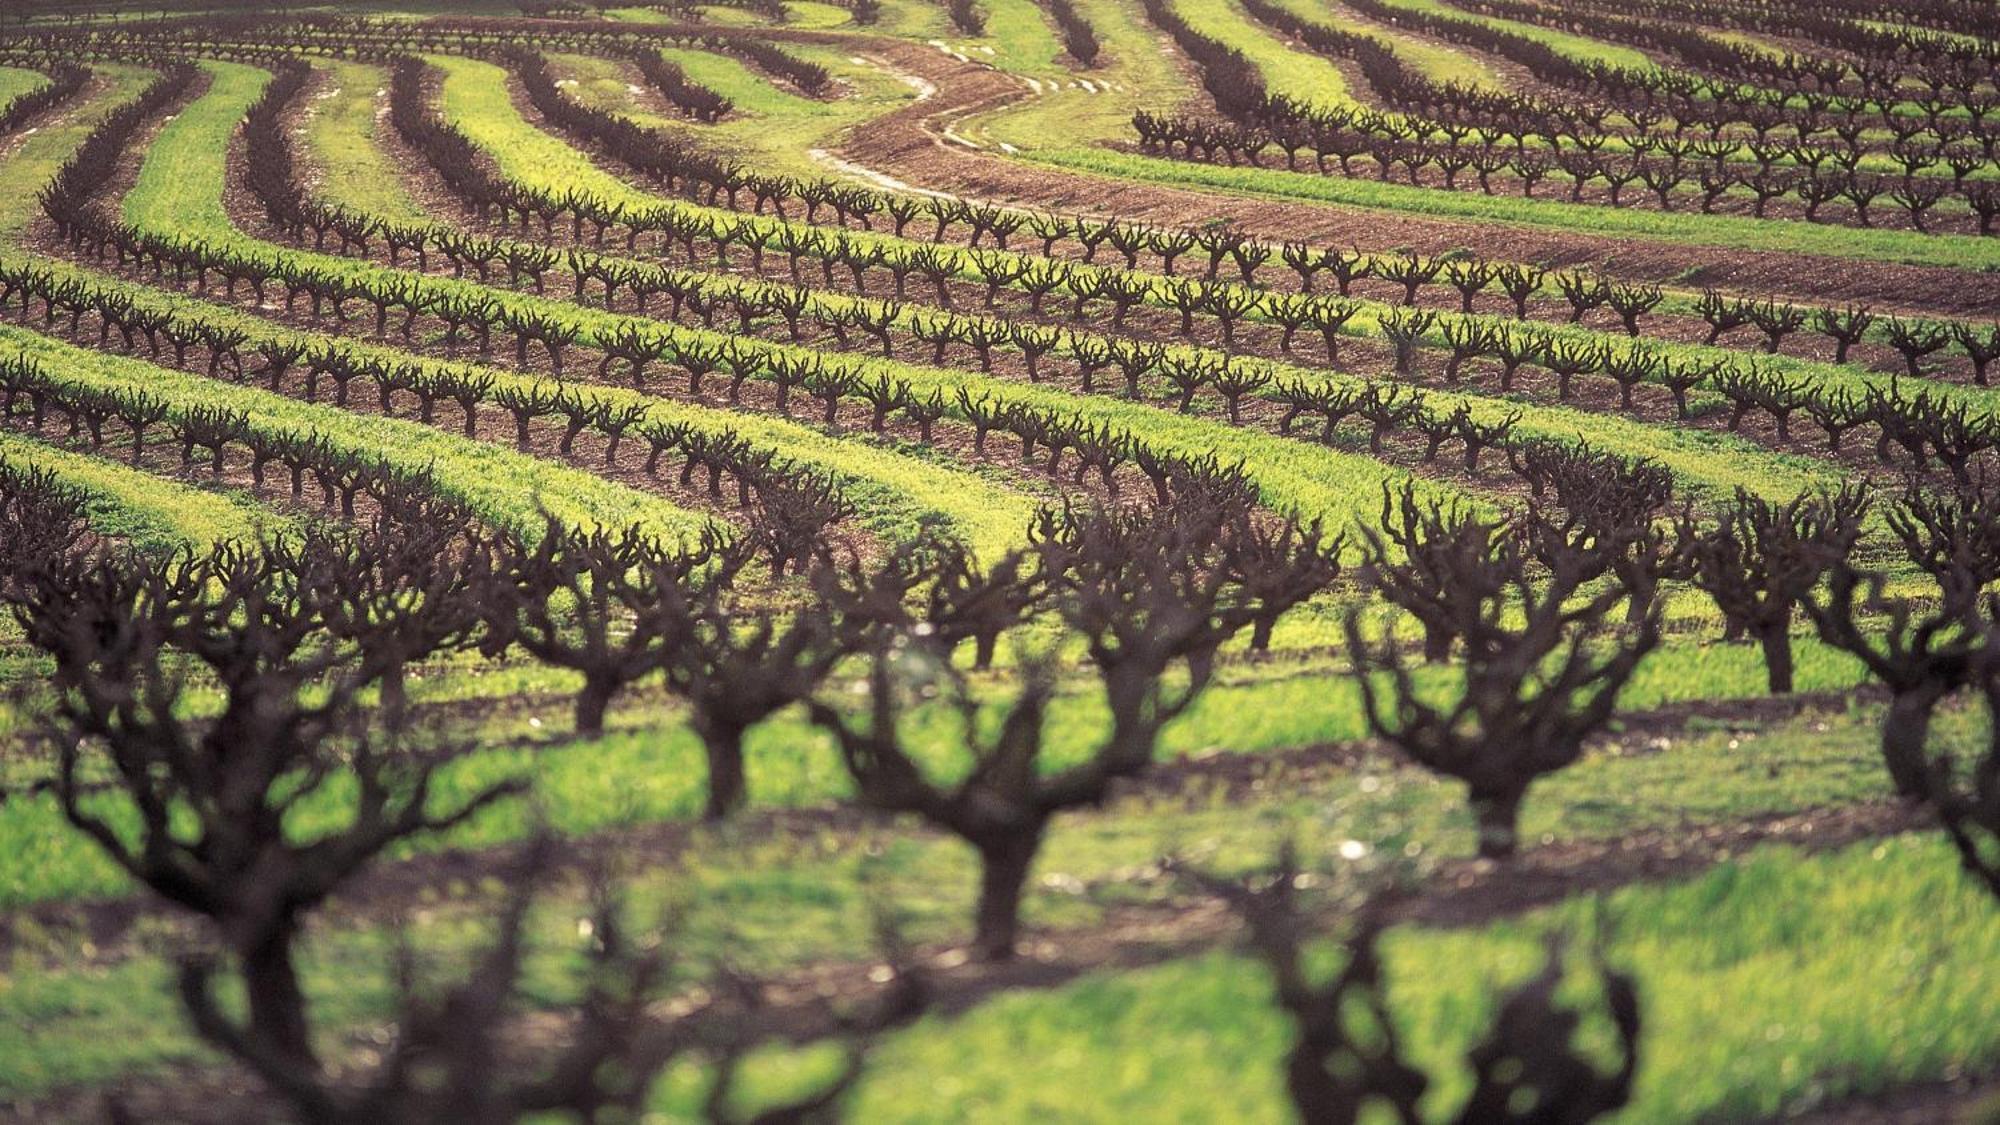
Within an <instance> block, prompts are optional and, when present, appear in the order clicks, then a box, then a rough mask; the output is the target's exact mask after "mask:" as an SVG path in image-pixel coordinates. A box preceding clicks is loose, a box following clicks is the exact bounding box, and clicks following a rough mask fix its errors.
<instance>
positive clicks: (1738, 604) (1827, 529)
mask: <svg viewBox="0 0 2000 1125" xmlns="http://www.w3.org/2000/svg"><path fill="white" fill-rule="evenodd" d="M1867 507H1868V495H1867V493H1866V492H1865V491H1863V490H1862V489H1860V488H1844V489H1842V490H1841V491H1840V492H1837V493H1834V494H1832V495H1828V496H1811V495H1804V496H1798V497H1795V498H1793V499H1792V500H1790V501H1788V502H1786V503H1783V504H1773V503H1771V502H1769V501H1767V500H1765V499H1763V498H1762V497H1760V496H1755V495H1753V494H1751V493H1750V492H1748V491H1746V490H1744V489H1738V490H1737V491H1736V499H1735V501H1734V502H1732V503H1730V504H1727V505H1725V506H1724V507H1723V508H1722V510H1721V511H1720V512H1719V513H1718V515H1717V520H1716V525H1715V526H1714V527H1713V528H1712V529H1706V530H1704V529H1701V528H1698V527H1696V526H1694V524H1693V517H1692V516H1691V515H1689V516H1686V517H1684V519H1686V520H1687V521H1688V523H1687V530H1686V540H1687V543H1688V551H1689V555H1690V557H1691V558H1692V560H1693V565H1694V573H1693V579H1694V584H1695V585H1696V586H1698V587H1700V588H1701V589H1702V590H1703V591H1705V592H1706V593H1707V594H1708V596H1709V597H1710V598H1713V599H1714V601H1715V605H1716V608H1717V609H1720V610H1721V611H1722V616H1723V621H1724V622H1725V628H1726V634H1725V635H1726V637H1727V638H1728V639H1735V638H1737V637H1742V636H1744V635H1746V634H1747V635H1748V636H1750V637H1751V638H1753V639H1755V640H1756V642H1757V643H1758V645H1759V646H1761V647H1762V648H1763V651H1764V666H1765V670H1766V673H1767V675H1768V680H1769V685H1770V690H1771V693H1772V694H1773V695H1782V694H1784V693H1787V692H1789V691H1791V690H1792V633H1791V627H1792V617H1793V612H1794V609H1795V607H1796V606H1798V604H1799V603H1800V601H1801V600H1803V599H1804V598H1805V597H1806V595H1807V594H1809V593H1810V592H1811V591H1812V589H1813V587H1814V586H1816V585H1817V584H1818V583H1819V580H1820V578H1821V577H1822V576H1823V575H1824V574H1825V573H1826V569H1827V567H1828V566H1830V565H1831V564H1832V563H1833V562H1834V560H1836V559H1839V558H1843V557H1845V556H1846V555H1847V554H1848V553H1849V552H1851V551H1852V550H1853V549H1854V543H1855V541H1856V540H1857V539H1858V538H1859V537H1860V534H1861V517H1862V515H1863V514H1864V513H1865V512H1866V511H1867Z"/></svg>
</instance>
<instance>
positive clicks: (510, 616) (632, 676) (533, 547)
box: [486, 517, 748, 736]
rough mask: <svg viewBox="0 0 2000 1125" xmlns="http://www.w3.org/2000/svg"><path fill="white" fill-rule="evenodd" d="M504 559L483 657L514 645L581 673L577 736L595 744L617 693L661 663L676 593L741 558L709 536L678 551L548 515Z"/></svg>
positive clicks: (723, 580)
mask: <svg viewBox="0 0 2000 1125" xmlns="http://www.w3.org/2000/svg"><path fill="white" fill-rule="evenodd" d="M501 558H502V563H503V575H502V577H503V581H501V582H500V583H498V584H497V585H496V588H495V596H494V597H493V598H492V599H491V600H490V601H489V603H488V604H487V606H486V619H487V622H488V640H487V647H488V649H489V651H491V652H496V653H497V652H501V651H504V650H505V649H506V648H507V647H508V646H509V645H519V646H520V647H521V648H522V649H523V650H525V651H526V652H527V653H528V654H529V655H530V656H533V657H534V658H535V659H537V660H539V661H541V662H542V663H544V664H551V665H554V666H556V667H559V668H569V669H572V670H574V671H576V672H579V673H581V674H582V676H583V687H582V689H581V690H580V691H579V692H578V693H577V697H576V729H577V733H579V734H582V735H586V736H595V735H598V734H601V733H603V731H604V715H605V711H606V710H607V709H608V708H609V706H610V704H611V701H612V699H614V698H615V697H616V696H617V694H618V692H619V691H620V690H622V689H623V688H624V687H626V686H627V685H629V684H632V683H635V682H637V681H639V680H641V679H644V678H645V677H646V676H649V675H651V674H652V673H654V672H655V671H658V670H659V668H660V667H661V666H662V665H663V664H664V662H665V660H666V658H667V654H668V648H669V646H668V633H669V630H670V629H671V628H672V627H673V626H674V624H675V623H676V622H677V620H678V618H677V616H676V615H675V613H674V612H673V609H672V604H673V603H674V602H675V601H676V600H678V599H684V598H686V597H688V596H690V595H688V594H687V593H686V592H684V591H682V590H681V586H682V585H683V584H693V585H695V586H697V587H702V588H713V587H717V586H721V585H724V584H727V583H728V582H730V581H732V580H733V579H734V577H735V575H736V574H737V572H738V571H739V570H740V569H741V568H742V566H743V565H744V563H745V561H746V560H747V559H748V551H747V550H745V549H744V546H743V545H742V544H740V543H729V542H726V541H725V540H724V539H723V538H722V537H721V536H720V535H719V534H718V533H716V532H715V531H714V530H713V529H712V528H711V529H705V530H704V533H703V535H702V537H701V538H700V540H699V541H698V542H697V543H695V544H694V545H693V546H692V547H691V548H685V549H684V548H682V547H679V546H669V545H667V544H665V543H662V542H661V541H660V540H659V539H657V538H656V537H655V536H654V535H652V534H651V533H649V532H647V531H645V530H644V529H642V528H640V527H637V526H634V527H629V528H626V529H624V530H622V531H611V530H607V529H597V530H591V531H578V530H572V529H570V528H567V527H564V526H563V525H562V524H560V523H558V522H557V521H556V520H555V519H554V518H553V517H551V518H550V519H549V520H548V522H547V524H546V525H545V526H544V527H543V529H542V533H541V536H540V538H539V539H537V540H535V541H534V542H524V541H523V540H521V539H520V538H519V537H514V538H510V539H509V540H508V541H507V543H506V545H505V548H504V549H503V551H502V553H501ZM694 596H699V595H698V594H697V595H694Z"/></svg>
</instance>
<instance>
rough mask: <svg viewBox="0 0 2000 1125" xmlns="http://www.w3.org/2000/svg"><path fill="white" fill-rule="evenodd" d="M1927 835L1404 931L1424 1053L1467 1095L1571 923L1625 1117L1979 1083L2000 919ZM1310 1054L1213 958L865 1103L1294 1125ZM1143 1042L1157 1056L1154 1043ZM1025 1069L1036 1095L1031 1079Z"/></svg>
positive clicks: (899, 1114)
mask: <svg viewBox="0 0 2000 1125" xmlns="http://www.w3.org/2000/svg"><path fill="white" fill-rule="evenodd" d="M1992 911H1993V908H1992V905H1991V903H1990V902H1988V901H1987V900H1986V899H1985V898H1984V897H1983V896H1982V895H1981V894H1980V892H1978V891H1977V890H1976V889H1974V888H1973V887H1971V886H1970V885H1969V884H1968V883H1966V882H1965V881H1964V880H1963V879H1962V878H1961V877H1960V876H1959V874H1958V872H1957V871H1956V869H1955V866H1954V863H1953V860H1952V858H1951V856H1950V853H1949V849H1948V848H1946V847H1945V846H1944V845H1942V844H1941V843H1939V842H1937V841H1935V840H1932V839H1928V838H1914V839H1896V840H1889V841H1885V842H1883V843H1880V844H1862V845H1857V846H1855V847H1852V848H1849V849H1846V850H1843V851H1840V852H1837V853H1834V854H1830V855H1817V856H1815V855H1801V854H1799V853H1797V852H1794V851H1790V850H1787V849H1777V848H1773V849H1763V850H1760V851H1758V852H1756V853H1754V854H1752V855H1751V856H1750V857H1748V858H1747V859H1746V860H1744V861H1742V862H1740V863H1738V864H1734V865H1731V866H1729V867H1725V868H1720V869H1718V870H1716V871H1714V872H1711V873H1710V874H1708V875H1705V876H1703V877H1701V878H1698V879H1694V880H1690V881H1687V882H1684V883H1678V884H1673V885H1668V886H1636V887H1630V888H1626V889H1622V890H1618V891H1614V892H1611V893H1609V894H1603V895H1594V896H1589V897H1586V898H1579V899H1576V900H1572V901H1571V902H1569V903H1566V904H1564V905H1563V906H1562V907H1560V908H1557V909H1554V910H1549V911H1538V912H1536V913H1535V914H1533V915H1531V916H1529V917H1526V918H1522V919H1518V920H1509V921H1506V922H1502V923H1498V924H1494V925H1491V926H1486V927H1482V928H1480V929H1478V930H1473V931H1465V932H1442V933H1441V932H1435V931H1429V930H1421V929H1401V930H1396V931H1392V932H1391V934H1390V935H1389V936H1388V938H1387V939H1386V941H1385V956H1386V958H1387V963H1388V969H1389V989H1390V995H1391V996H1393V997H1394V998H1395V1000H1394V1007H1395V1011H1396V1013H1397V1019H1398V1021H1399V1024H1400V1025H1401V1030H1402V1031H1403V1032H1404V1034H1405V1042H1407V1043H1409V1044H1410V1045H1411V1047H1412V1049H1413V1051H1414V1052H1415V1053H1416V1054H1417V1055H1418V1057H1419V1058H1420V1059H1422V1060H1423V1061H1424V1063H1425V1064H1426V1065H1427V1066H1428V1067H1430V1068H1431V1070H1432V1073H1433V1074H1435V1075H1438V1076H1439V1078H1440V1081H1439V1082H1438V1085H1437V1086H1436V1087H1435V1088H1433V1090H1432V1091H1431V1092H1430V1094H1429V1095H1428V1104H1429V1105H1430V1106H1431V1108H1432V1109H1433V1111H1434V1112H1442V1111H1444V1110H1446V1109H1447V1108H1448V1107H1451V1106H1453V1105H1454V1104H1455V1103H1456V1102H1457V1101H1458V1100H1459V1099H1461V1098H1463V1096H1464V1094H1465V1092H1466V1091H1467V1090H1468V1089H1469V1086H1470V1082H1469V1076H1468V1075H1467V1074H1466V1073H1465V1072H1464V1071H1463V1069H1462V1064H1461V1063H1459V1062H1458V1061H1457V1060H1459V1059H1461V1058H1462V1056H1463V1053H1464V1051H1465V1049H1466V1048H1467V1047H1468V1046H1469V1045H1470V1043H1471V1041H1472V1040H1473V1039H1474V1038H1475V1037H1476V1036H1477V1035H1478V1034H1479V1033H1480V1031H1482V1030H1483V1027H1484V1025H1485V1023H1486V1021H1488V1020H1489V1019H1490V1018H1491V1013H1492V1002H1493V1001H1492V998H1493V995H1494V993H1495V992H1496V990H1498V989H1501V988H1504V987H1506V986H1508V985H1509V984H1511V983H1513V982H1515V981H1518V980H1520V979H1522V978H1523V977H1525V976H1526V975H1528V973H1529V972H1531V971H1532V969H1533V967H1534V966H1535V965H1537V964H1538V959H1539V956H1540V940H1539V935H1540V934H1541V933H1543V932H1544V931H1546V930H1547V929H1549V928H1550V927H1552V926H1570V927H1581V926H1590V925H1592V924H1593V923H1597V924H1602V925H1604V926H1606V927H1608V928H1609V930H1610V936H1609V939H1608V942H1607V945H1608V956H1609V957H1610V959H1611V960H1612V962H1613V963H1614V964H1618V965H1621V966H1625V967H1627V968H1628V969H1629V971H1631V972H1632V973H1633V974H1634V975H1635V976H1636V977H1637V979H1638V983H1639V991H1640V997H1641V1004H1642V1008H1643V1010H1644V1012H1645V1018H1646V1021H1647V1024H1646V1038H1645V1041H1644V1043H1643V1047H1642V1049H1643V1056H1642V1064H1641V1069H1640V1074H1639V1083H1638V1090H1637V1092H1636V1095H1635V1099H1634V1104H1633V1105H1632V1106H1630V1107H1629V1108H1627V1109H1626V1110H1624V1111H1622V1112H1621V1113H1619V1114H1618V1115H1616V1116H1615V1118H1613V1119H1614V1120H1617V1121H1621V1122H1666V1121H1690V1120H1746V1119H1755V1118H1760V1117H1763V1116H1766V1115H1771V1114H1775V1113H1778V1112H1779V1111H1780V1110H1782V1109H1783V1108H1785V1107H1787V1106H1797V1105H1801V1104H1804V1103H1808V1102H1810V1101H1813V1100H1817V1099H1821V1098H1826V1097H1837V1096H1840V1095H1842V1094H1846V1093H1854V1092H1866V1091H1877V1090H1882V1089H1885V1088H1888V1087H1891V1086H1893V1085H1896V1084H1899V1083H1908V1082H1914V1081H1921V1080H1925V1079H1937V1078H1941V1077H1945V1076H1947V1075H1950V1074H1953V1073H1957V1072H1959V1071H1961V1070H1965V1071H1977V1070H1981V1069H1985V1068H1988V1067H1990V1066H1992V1065H1993V1063H1994V1061H1995V1060H1996V1058H2000V1022H1996V1021H1994V1020H1993V1019H1992V1018H1990V1016H1991V1012H1990V1007H1989V1005H1990V1001H1991V997H1992V995H1993V993H1994V990H1995V989H1996V988H2000V969H1996V968H1995V966H2000V927H1996V926H1994V925H1993V922H1992V919H1993V914H1992ZM1288 1042H1289V1038H1288V1030H1287V1028H1286V1026H1285V1022H1284V1020H1283V1018H1282V1017H1281V1016H1280V1015H1279V1014H1278V1013H1277V1011H1276V1010H1275V1008H1274V1007H1273V1006H1272V1005H1271V1003H1270V1000H1269V986H1268V984H1267V978H1266V974H1265V972H1264V970H1263V969H1262V968H1261V966H1259V965H1257V964H1255V963H1252V962H1250V961H1248V960H1245V959H1243V958H1240V957H1237V956H1232V955H1223V954H1215V955H1210V956H1206V957H1200V958H1195V959H1192V960H1188V961H1183V962H1177V963H1174V964H1170V965H1166V966H1162V967H1160V968H1156V969H1142V970H1137V971H1131V972H1124V973H1119V974H1115V975H1114V974H1105V975H1100V976H1095V977H1090V978H1087V979H1085V980H1082V981H1079V982H1077V983H1075V984H1073V985H1069V986H1066V987H1064V988H1061V989H1058V990H1055V991H1052V992H1046V993H1014V994H1009V995H1005V996H1002V997H999V998H998V999H995V1000H992V1001H989V1002H988V1003H986V1004H984V1005H982V1006H981V1007H980V1008H978V1009H976V1010H974V1011H973V1012H971V1013H968V1014H966V1015H964V1016H961V1017H956V1018H935V1019H930V1020H926V1021H924V1022H923V1023H921V1024H919V1025H918V1026H916V1027H914V1028H911V1029H910V1030H909V1031H907V1032H904V1033H902V1034H900V1035H898V1036H897V1037H896V1039H895V1041H894V1042H892V1043H890V1044H889V1045H888V1046H886V1047H885V1048H884V1049H883V1050H882V1051H880V1052H878V1053H877V1054H876V1055H875V1056H874V1059H873V1065H872V1066H871V1067H870V1069H869V1072H868V1074H867V1076H866V1077H865V1078H864V1080H863V1081H862V1083H861V1086H860V1088H859V1089H858V1091H857V1092H856V1095H855V1098H854V1101H853V1102H852V1110H853V1112H854V1113H855V1114H856V1116H857V1117H859V1118H862V1119H865V1120H869V1121H918V1120H938V1119H941V1118H946V1119H956V1120H991V1121H1015V1120H1035V1119H1039V1120H1060V1121H1077V1122H1099V1121H1102V1122H1113V1121H1130V1120H1137V1119H1144V1120H1148V1121H1187V1122H1197V1121H1202V1122H1206V1121H1275V1120H1282V1119H1283V1118H1284V1116H1285V1112H1286V1111H1285V1109H1284V1108H1282V1107H1283V1106H1284V1104H1285V1103H1284V1101H1283V1094H1282V1087H1281V1085H1280V1082H1281V1069H1280V1056H1281V1054H1282V1052H1283V1051H1284V1049H1285V1048H1286V1046H1287V1044H1288ZM1134 1044H1143V1045H1144V1049H1143V1050H1137V1049H1135V1048H1134ZM1024 1071H1025V1072H1031V1073H1033V1074H1035V1076H1036V1080H1035V1081H1033V1082H1022V1081H1020V1075H1021V1074H1022V1073H1024Z"/></svg>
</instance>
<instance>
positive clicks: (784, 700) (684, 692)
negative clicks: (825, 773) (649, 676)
mask: <svg viewBox="0 0 2000 1125" xmlns="http://www.w3.org/2000/svg"><path fill="white" fill-rule="evenodd" d="M654 598H655V605H656V607H657V610H658V612H659V613H660V614H661V616H662V618H663V619H664V620H665V621H666V623H667V624H666V625H665V628H664V630H663V632H664V638H665V644H664V648H663V654H662V658H661V661H660V666H661V668H662V669H663V670H664V673H665V678H666V684H667V690H669V691H671V692H672V693H673V694H674V695H676V696H678V697H679V698H680V699H681V700H683V701H684V702H686V703H687V705H688V709H689V712H690V715H689V723H690V725H691V726H692V727H693V728H694V731H695V734H696V735H698V736H699V737H700V738H701V743H702V747H703V750H704V752H705V753H706V755H707V758H708V798H707V804H706V806H705V809H704V814H703V815H705V816H706V817H707V818H708V819H710V820H720V819H722V818H723V817H725V816H728V815H729V814H730V813H732V812H734V811H736V810H737V809H739V808H741V807H742V805H743V802H744V800H745V798H746V795H747V777H746V774H745V771H744V762H743V736H744V734H745V733H746V732H747V731H749V729H750V728H751V727H753V726H756V725H757V724H758V723H761V722H763V721H764V720H765V719H767V718H769V717H770V716H771V715H773V714H775V713H776V712H778V711H780V710H782V709H784V708H785V707H788V706H790V705H792V704H794V703H797V702H800V701H801V700H804V699H806V698H808V697H810V696H811V695H812V693H813V692H814V691H815V690H816V689H817V688H818V687H819V685H820V683H821V681H823V680H824V679H825V678H826V676H827V674H828V673H829V672H831V671H832V670H833V667H834V664H835V663H836V662H837V661H839V660H840V658H841V657H842V656H844V655H846V654H847V653H848V652H849V651H850V647H851V645H852V644H853V643H854V640H853V639H852V637H851V636H850V634H849V633H848V632H847V628H846V625H845V623H844V622H843V621H841V619H840V618H839V617H838V616H837V615H836V614H835V612H834V611H833V610H832V608H831V607H830V606H829V605H828V604H827V603H825V602H820V603H817V604H815V605H810V606H806V607H804V608H801V609H798V610H795V611H793V612H792V613H790V614H780V613H777V612H774V611H771V610H769V609H766V610H763V611H762V612H755V613H752V612H746V611H745V610H744V609H743V607H741V606H739V605H735V604H732V601H731V599H730V597H729V595H728V593H727V591H725V590H723V589H722V588H720V587H718V586H715V585H704V586H701V587H697V588H695V589H693V590H689V589H687V588H685V587H682V586H678V585H673V584H663V585H661V586H660V587H659V588H658V589H657V590H656V591H655V592H654Z"/></svg>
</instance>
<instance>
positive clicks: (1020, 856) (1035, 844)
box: [972, 826, 1042, 961]
mask: <svg viewBox="0 0 2000 1125" xmlns="http://www.w3.org/2000/svg"><path fill="white" fill-rule="evenodd" d="M975 846H976V847H978V849H979V860H980V865H981V866H980V871H979V912H978V916H977V917H978V921H977V929H976V933H975V936H974V938H973V940H972V949H973V953H974V955H975V956H977V957H978V958H979V959H980V960H982V961H1009V960H1012V959H1013V957H1014V945H1015V941H1016V939H1017V937H1018V935H1019V933H1020V929H1021V892H1022V889H1023V888H1024V887H1026V886H1027V882H1028V872H1029V870H1030V869H1032V868H1033V867H1034V864H1035V853H1036V852H1037V851H1039V850H1041V846H1042V830H1041V827H1040V826H1036V827H1034V828H1033V829H1028V828H1025V827H1024V828H1021V829H1019V830H1017V831H1014V832H1010V833H1004V834H1002V835H1000V836H998V837H997V838H995V839H992V840H989V841H984V842H981V843H979V844H977V845H975Z"/></svg>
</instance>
